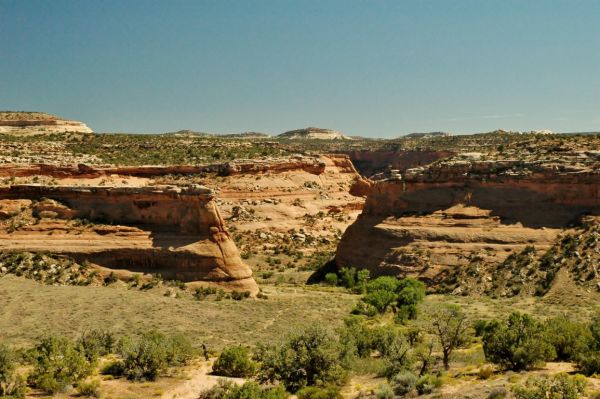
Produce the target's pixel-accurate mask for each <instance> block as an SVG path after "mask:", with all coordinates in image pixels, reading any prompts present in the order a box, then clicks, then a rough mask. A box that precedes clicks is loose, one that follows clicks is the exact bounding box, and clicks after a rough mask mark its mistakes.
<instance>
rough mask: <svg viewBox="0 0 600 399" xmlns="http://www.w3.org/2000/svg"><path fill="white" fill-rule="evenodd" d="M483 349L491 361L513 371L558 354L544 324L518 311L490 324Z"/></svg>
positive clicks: (484, 336)
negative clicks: (548, 338) (549, 339)
mask: <svg viewBox="0 0 600 399" xmlns="http://www.w3.org/2000/svg"><path fill="white" fill-rule="evenodd" d="M483 351H484V353H485V357H486V359H487V360H488V361H490V362H492V363H495V364H499V365H501V366H502V367H505V368H507V369H510V370H524V369H529V368H531V367H533V366H534V365H536V364H537V363H540V362H542V361H544V360H547V359H552V358H554V357H555V356H556V354H555V352H554V347H553V346H552V345H550V343H548V340H547V336H546V333H545V329H544V326H543V325H542V324H541V323H540V322H538V321H537V320H535V319H534V318H533V317H531V316H529V315H526V314H521V313H518V312H514V313H512V314H511V315H510V316H509V317H508V319H507V320H504V321H493V322H490V323H489V325H488V326H487V327H486V330H485V332H484V334H483Z"/></svg>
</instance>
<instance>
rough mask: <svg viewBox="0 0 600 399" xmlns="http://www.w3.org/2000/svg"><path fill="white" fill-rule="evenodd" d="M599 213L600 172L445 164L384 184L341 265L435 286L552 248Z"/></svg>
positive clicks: (340, 256) (349, 233)
mask: <svg viewBox="0 0 600 399" xmlns="http://www.w3.org/2000/svg"><path fill="white" fill-rule="evenodd" d="M599 214H600V173H598V170H597V169H593V168H592V169H582V170H569V171H565V170H560V168H555V167H544V168H541V167H539V166H537V165H535V164H532V165H524V164H523V163H522V162H518V161H510V162H479V163H476V162H475V163H474V162H471V163H459V162H454V163H444V162H441V163H436V164H434V165H431V166H429V167H425V168H416V169H408V170H407V171H406V172H405V173H404V174H402V176H397V177H396V178H390V179H386V180H382V181H378V182H376V183H375V184H374V186H373V187H372V188H371V190H370V193H369V196H368V197H367V201H366V203H365V207H364V210H363V213H362V214H361V215H360V216H359V217H358V219H357V221H356V222H355V223H354V224H352V225H351V226H350V227H349V228H348V229H347V230H346V232H345V233H344V235H343V237H342V240H341V242H340V244H339V246H338V250H337V253H336V263H337V265H338V267H347V266H353V267H357V268H367V269H369V270H370V271H371V273H372V275H375V276H376V275H399V276H416V277H419V278H422V279H425V280H431V281H435V280H436V279H439V278H441V277H442V276H443V275H444V274H445V273H446V272H448V270H450V269H452V268H456V267H460V266H468V265H469V264H470V263H471V262H472V260H473V259H477V260H481V261H483V262H496V263H497V262H501V261H503V260H504V259H505V258H506V257H507V256H508V255H509V254H511V253H513V252H518V251H521V250H523V249H524V248H525V247H526V246H531V245H532V246H534V247H535V248H536V250H537V251H544V250H545V249H547V248H549V247H550V246H551V245H552V244H553V243H554V241H555V240H556V238H557V236H558V235H559V234H560V233H561V232H562V231H563V230H564V229H565V228H568V227H569V226H572V225H576V224H578V223H579V222H580V220H581V218H582V217H583V216H585V215H599Z"/></svg>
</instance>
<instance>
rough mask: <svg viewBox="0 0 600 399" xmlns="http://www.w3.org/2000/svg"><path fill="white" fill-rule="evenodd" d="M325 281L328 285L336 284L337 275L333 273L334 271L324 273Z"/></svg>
mask: <svg viewBox="0 0 600 399" xmlns="http://www.w3.org/2000/svg"><path fill="white" fill-rule="evenodd" d="M325 282H326V283H327V284H328V285H333V286H335V285H338V276H337V274H335V273H327V274H326V275H325Z"/></svg>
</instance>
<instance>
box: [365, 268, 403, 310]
mask: <svg viewBox="0 0 600 399" xmlns="http://www.w3.org/2000/svg"><path fill="white" fill-rule="evenodd" d="M380 278H381V277H380ZM367 290H368V288H367ZM362 300H363V302H365V303H366V304H367V305H370V306H372V307H374V308H375V309H377V311H378V312H379V313H380V314H384V313H385V312H386V311H387V310H388V308H389V307H390V305H391V304H392V303H394V302H396V293H395V292H394V291H386V290H383V289H378V290H374V291H367V294H366V295H365V296H364V297H363V299H362Z"/></svg>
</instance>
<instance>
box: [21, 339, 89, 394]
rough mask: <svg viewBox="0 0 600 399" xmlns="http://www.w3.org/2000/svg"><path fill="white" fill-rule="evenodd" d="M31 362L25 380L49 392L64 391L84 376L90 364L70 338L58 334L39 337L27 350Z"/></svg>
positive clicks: (87, 372)
mask: <svg viewBox="0 0 600 399" xmlns="http://www.w3.org/2000/svg"><path fill="white" fill-rule="evenodd" d="M28 358H29V359H30V361H31V362H32V363H33V370H32V371H31V373H30V374H29V382H30V383H31V384H32V385H34V386H35V387H37V388H40V389H42V390H44V391H46V392H49V393H57V392H61V391H64V390H65V389H66V388H67V387H68V386H69V385H74V384H76V383H78V382H80V381H82V380H83V379H84V378H86V377H88V376H89V375H90V374H91V373H92V370H93V368H94V365H93V364H92V363H91V362H90V361H89V360H88V359H87V358H86V356H85V354H84V353H83V350H81V349H80V348H79V347H78V346H77V345H76V344H75V343H74V342H73V341H71V340H69V339H67V338H64V337H58V336H49V337H45V338H43V339H42V340H41V341H40V342H39V343H38V344H37V345H36V346H35V347H34V348H33V349H32V350H30V351H29V353H28Z"/></svg>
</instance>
